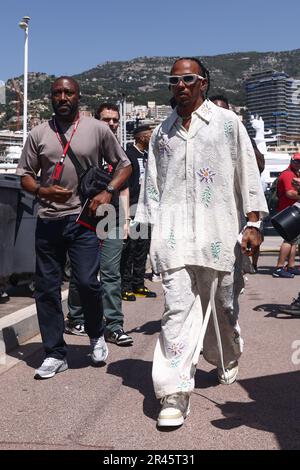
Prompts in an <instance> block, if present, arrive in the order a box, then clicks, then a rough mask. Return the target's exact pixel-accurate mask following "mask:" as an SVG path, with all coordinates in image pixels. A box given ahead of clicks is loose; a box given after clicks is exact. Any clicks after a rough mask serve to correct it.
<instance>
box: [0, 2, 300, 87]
mask: <svg viewBox="0 0 300 470" xmlns="http://www.w3.org/2000/svg"><path fill="white" fill-rule="evenodd" d="M0 8H1V10H0V11H1V29H0V44H1V49H0V50H1V62H0V64H1V65H0V80H1V79H2V80H7V79H8V78H10V77H14V76H18V75H21V74H22V71H23V51H24V49H23V38H24V32H23V31H22V30H21V29H20V28H19V27H18V22H19V21H20V20H21V18H22V17H23V16H24V15H28V16H30V17H31V21H30V36H29V70H30V71H35V72H47V73H53V74H55V75H61V74H68V75H71V74H75V73H80V72H82V71H84V70H87V69H90V68H92V67H95V66H96V65H97V64H100V63H102V62H105V61H107V60H111V61H114V60H127V59H132V58H134V57H139V56H158V55H160V56H169V55H172V56H174V55H200V56H201V55H215V54H222V53H227V52H238V51H254V50H255V51H271V50H272V51H281V50H289V49H296V48H299V47H300V39H299V38H300V34H299V17H300V2H299V0H284V1H282V0H280V1H279V0H273V1H272V0H251V1H247V2H244V1H241V0H225V1H224V0H217V1H215V0H205V1H202V0H148V1H144V0H127V1H125V0H113V1H103V0H84V1H80V2H78V1H76V0H52V1H47V0H8V1H5V2H1V5H0Z"/></svg>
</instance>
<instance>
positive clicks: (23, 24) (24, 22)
mask: <svg viewBox="0 0 300 470" xmlns="http://www.w3.org/2000/svg"><path fill="white" fill-rule="evenodd" d="M29 20H30V17H29V16H23V19H22V21H20V23H19V26H20V28H21V29H24V32H25V44H24V111H23V147H24V145H25V142H26V137H27V90H28V29H29V27H28V23H29Z"/></svg>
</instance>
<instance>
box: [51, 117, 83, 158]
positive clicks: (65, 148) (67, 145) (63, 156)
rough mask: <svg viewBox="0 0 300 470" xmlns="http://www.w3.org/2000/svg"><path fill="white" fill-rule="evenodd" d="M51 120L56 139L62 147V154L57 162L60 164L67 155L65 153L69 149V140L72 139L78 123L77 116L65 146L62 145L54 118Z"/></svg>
mask: <svg viewBox="0 0 300 470" xmlns="http://www.w3.org/2000/svg"><path fill="white" fill-rule="evenodd" d="M53 122H54V127H55V133H56V137H57V138H58V141H59V142H60V144H61V146H62V149H63V154H62V156H61V158H60V161H59V163H61V164H62V163H63V162H64V160H65V158H66V156H67V153H68V150H69V147H70V144H71V141H72V139H73V135H74V134H75V132H76V131H77V127H78V124H79V117H78V118H77V120H76V122H75V126H74V129H73V131H72V134H71V137H70V139H69V141H68V142H67V143H66V146H65V147H64V144H63V141H62V140H61V137H60V134H59V132H58V129H57V125H56V121H55V118H54V119H53Z"/></svg>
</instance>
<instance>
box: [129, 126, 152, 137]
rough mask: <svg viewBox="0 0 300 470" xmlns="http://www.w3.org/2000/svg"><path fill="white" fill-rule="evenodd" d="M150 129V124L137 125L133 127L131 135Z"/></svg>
mask: <svg viewBox="0 0 300 470" xmlns="http://www.w3.org/2000/svg"><path fill="white" fill-rule="evenodd" d="M151 130H152V127H151V126H150V124H145V125H143V126H139V127H137V128H136V129H134V131H133V135H134V136H136V135H138V134H140V132H145V131H151Z"/></svg>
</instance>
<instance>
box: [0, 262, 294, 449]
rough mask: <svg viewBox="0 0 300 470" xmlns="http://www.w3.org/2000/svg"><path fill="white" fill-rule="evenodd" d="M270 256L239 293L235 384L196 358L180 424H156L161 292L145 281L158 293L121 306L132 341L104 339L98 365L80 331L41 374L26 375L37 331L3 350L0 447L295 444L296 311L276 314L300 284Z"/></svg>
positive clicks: (38, 355)
mask: <svg viewBox="0 0 300 470" xmlns="http://www.w3.org/2000/svg"><path fill="white" fill-rule="evenodd" d="M275 259H276V257H275V256H274V255H270V254H263V255H262V256H261V258H260V272H259V274H256V275H248V282H247V284H246V289H245V293H244V294H243V295H242V296H241V302H240V303H241V315H240V323H241V327H242V331H243V336H244V339H245V351H244V354H243V358H242V360H241V361H240V374H239V379H238V381H237V382H236V383H234V384H233V385H231V386H224V385H218V384H217V381H216V374H215V370H214V368H213V367H212V366H211V365H209V364H207V363H206V362H205V361H204V360H203V359H202V361H201V362H200V363H199V365H198V370H197V373H196V388H195V391H194V393H193V395H192V400H191V414H190V416H189V417H188V419H187V420H186V422H185V424H184V426H182V427H181V428H179V429H176V430H173V431H171V432H170V431H160V430H158V429H157V428H156V417H157V413H158V411H159V403H158V402H157V400H156V399H155V397H154V393H153V388H152V383H151V361H152V354H153V349H154V345H155V342H156V339H157V336H158V332H159V329H160V316H161V312H162V309H163V297H162V290H161V286H160V284H150V283H149V284H150V285H151V288H154V289H155V290H156V291H157V293H158V298H157V299H139V300H138V301H137V302H135V303H129V302H127V303H124V311H125V316H126V329H127V331H129V332H130V333H132V335H133V337H134V345H133V346H132V347H128V348H120V347H118V346H116V345H109V357H108V360H107V364H106V365H105V366H104V367H101V368H96V367H92V366H91V365H90V362H89V357H88V352H89V348H88V341H87V338H82V337H81V338H79V337H75V336H69V335H66V340H67V342H68V345H69V366H70V368H69V370H68V371H66V372H64V373H61V374H58V375H56V376H55V377H54V378H52V379H49V380H46V381H36V380H33V373H34V368H35V367H37V366H38V365H39V364H40V362H41V360H42V357H43V353H42V350H41V347H40V338H39V337H35V338H33V339H32V340H31V341H30V342H29V343H27V344H25V345H23V346H21V347H20V348H19V349H18V350H15V351H14V352H12V353H10V354H9V356H8V361H7V364H6V365H2V366H0V388H1V396H2V400H1V403H0V415H1V421H0V449H106V450H114V449H120V450H123V449H130V450H133V449H152V450H153V449H157V450H159V449H169V450H184V449H193V450H195V449H296V448H298V449H299V447H300V427H299V414H300V401H299V390H300V374H299V369H300V365H299V363H300V318H296V317H294V318H292V317H290V316H288V315H282V314H279V313H278V305H279V304H282V303H289V302H290V301H291V299H292V297H293V296H295V295H296V294H297V292H298V290H300V289H299V281H298V278H296V277H295V278H294V279H292V280H288V279H273V278H272V277H271V275H270V267H271V266H273V265H274V263H275ZM149 284H148V285H149ZM297 348H298V350H297Z"/></svg>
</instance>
